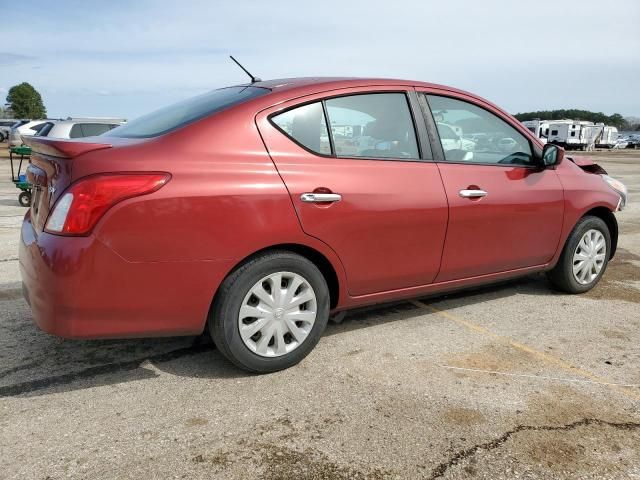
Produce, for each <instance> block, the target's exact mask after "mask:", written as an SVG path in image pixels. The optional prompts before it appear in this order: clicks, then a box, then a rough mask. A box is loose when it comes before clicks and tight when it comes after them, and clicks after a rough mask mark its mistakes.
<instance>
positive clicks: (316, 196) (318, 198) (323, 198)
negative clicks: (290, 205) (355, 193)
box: [300, 193, 342, 203]
mask: <svg viewBox="0 0 640 480" xmlns="http://www.w3.org/2000/svg"><path fill="white" fill-rule="evenodd" d="M300 200H302V201H303V202H307V203H319V202H339V201H340V200H342V195H340V194H338V193H303V194H302V195H300Z"/></svg>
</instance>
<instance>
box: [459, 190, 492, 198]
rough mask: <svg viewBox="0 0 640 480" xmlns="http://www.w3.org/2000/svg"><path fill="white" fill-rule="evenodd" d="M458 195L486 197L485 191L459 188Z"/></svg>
mask: <svg viewBox="0 0 640 480" xmlns="http://www.w3.org/2000/svg"><path fill="white" fill-rule="evenodd" d="M459 195H460V196H461V197H462V198H481V197H486V196H487V192H485V191H484V190H460V192H459Z"/></svg>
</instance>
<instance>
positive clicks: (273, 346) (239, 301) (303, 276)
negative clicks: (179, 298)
mask: <svg viewBox="0 0 640 480" xmlns="http://www.w3.org/2000/svg"><path fill="white" fill-rule="evenodd" d="M328 317H329V289H328V288H327V283H326V281H325V279H324V277H323V276H322V273H320V270H318V268H317V267H316V266H315V265H314V264H313V263H312V262H310V261H309V260H307V259H306V258H304V257H302V256H300V255H296V254H294V253H291V252H287V251H276V252H271V253H268V254H264V255H261V256H259V257H256V258H254V259H252V260H250V261H248V262H247V263H245V264H244V265H242V266H241V267H239V268H238V269H237V270H236V271H234V272H233V273H232V274H231V275H229V276H228V277H227V278H226V279H225V280H224V282H223V283H222V285H221V287H220V291H219V293H218V294H217V295H216V299H215V302H214V305H213V309H212V311H211V315H210V317H209V331H210V332H211V337H212V338H213V341H214V342H215V344H216V346H217V347H218V349H219V350H220V351H221V352H222V353H223V354H224V355H225V356H226V357H227V358H228V359H229V360H231V361H232V362H233V363H234V364H236V365H237V366H239V367H240V368H243V369H245V370H249V371H252V372H260V373H264V372H275V371H278V370H282V369H285V368H289V367H291V366H293V365H295V364H297V363H298V362H300V361H301V360H302V359H303V358H304V357H306V356H307V355H308V354H309V352H311V350H312V349H313V348H314V347H315V346H316V344H317V343H318V341H319V340H320V336H321V335H322V332H323V331H324V329H325V327H326V325H327V320H328Z"/></svg>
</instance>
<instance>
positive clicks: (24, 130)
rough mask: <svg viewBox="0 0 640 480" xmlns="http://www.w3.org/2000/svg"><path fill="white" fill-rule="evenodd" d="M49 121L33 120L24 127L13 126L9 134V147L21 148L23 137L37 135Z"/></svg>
mask: <svg viewBox="0 0 640 480" xmlns="http://www.w3.org/2000/svg"><path fill="white" fill-rule="evenodd" d="M48 122H49V120H31V121H30V122H27V123H24V124H22V125H18V126H13V127H11V130H10V132H9V146H10V147H19V146H20V145H22V144H23V137H30V136H32V135H35V134H36V133H38V131H40V129H41V128H43V127H44V126H45V125H46V124H47V123H48Z"/></svg>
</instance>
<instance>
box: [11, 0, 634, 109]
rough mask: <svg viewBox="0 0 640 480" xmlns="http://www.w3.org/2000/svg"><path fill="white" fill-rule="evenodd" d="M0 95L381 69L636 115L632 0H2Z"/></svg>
mask: <svg viewBox="0 0 640 480" xmlns="http://www.w3.org/2000/svg"><path fill="white" fill-rule="evenodd" d="M0 11H3V12H5V13H7V12H10V13H9V16H10V17H11V21H7V19H6V18H5V19H4V20H3V21H2V27H1V28H0V38H2V39H3V41H2V43H1V44H0V101H2V102H4V97H6V94H7V90H8V89H9V88H10V87H11V86H12V85H15V84H18V83H21V82H24V81H26V82H29V83H31V84H32V85H33V86H34V87H35V88H36V89H37V90H38V91H39V92H40V93H41V95H42V97H43V100H44V102H45V106H46V107H47V112H48V114H49V116H50V117H54V118H57V117H67V116H114V117H124V118H128V119H131V118H135V117H136V116H139V115H142V114H144V113H147V112H149V111H152V110H154V109H156V108H159V107H162V106H164V105H167V104H170V103H173V102H176V101H178V100H181V99H184V98H188V97H191V96H194V95H197V94H200V93H204V92H206V91H209V90H211V89H214V88H219V87H223V86H228V85H234V84H238V83H245V82H246V81H247V77H246V76H245V75H244V73H243V72H242V71H241V70H240V69H238V67H236V66H235V64H233V63H232V62H231V61H230V60H229V58H228V55H230V54H231V55H234V56H236V58H238V59H239V60H240V61H241V62H242V63H243V64H245V66H246V67H247V68H248V69H249V70H250V71H251V72H252V73H253V74H254V75H256V76H259V77H261V78H263V79H273V78H287V77H298V76H356V77H390V78H404V79H412V80H421V81H427V82H433V83H441V84H445V85H450V86H454V87H457V88H461V89H463V90H468V91H471V92H473V93H475V94H478V95H480V96H482V97H485V98H487V99H488V100H490V101H492V102H494V103H497V104H498V105H500V106H501V107H503V108H505V109H506V110H508V111H510V112H511V113H517V112H524V111H532V110H547V109H556V108H580V109H585V110H594V111H602V112H604V113H606V114H612V113H621V114H622V115H625V116H640V53H639V52H640V1H638V0H609V1H607V2H602V0H580V1H574V2H566V1H561V0H536V1H535V2H523V1H521V0H520V1H516V0H511V1H507V0H504V1H503V0H455V1H453V0H452V1H444V0H438V1H432V0H394V1H379V0H367V1H356V0H349V1H345V0H340V1H334V0H323V1H313V2H311V1H304V0H297V1H295V0H294V1H288V0H287V1H277V0H271V1H268V2H267V1H252V0H235V1H233V2H231V1H226V2H223V1H213V0H212V1H204V0H203V1H201V0H181V1H175V0H173V1H165V0H156V1H152V0H135V1H134V0H129V1H124V0H110V1H95V2H94V1H90V0H85V1H75V0H56V1H55V2H54V3H52V2H51V0H47V1H46V2H45V1H40V0H30V1H29V2H16V1H12V0H0Z"/></svg>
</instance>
